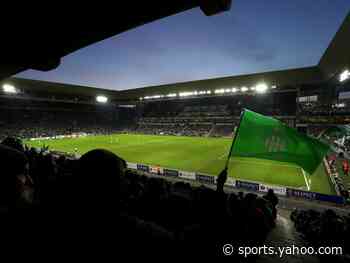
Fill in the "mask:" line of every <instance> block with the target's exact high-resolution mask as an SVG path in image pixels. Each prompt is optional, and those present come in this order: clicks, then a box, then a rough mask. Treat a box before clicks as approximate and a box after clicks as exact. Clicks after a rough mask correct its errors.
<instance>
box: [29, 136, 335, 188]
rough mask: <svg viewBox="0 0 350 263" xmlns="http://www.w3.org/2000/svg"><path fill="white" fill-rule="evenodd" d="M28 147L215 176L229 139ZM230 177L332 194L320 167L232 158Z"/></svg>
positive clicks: (102, 140) (95, 140) (93, 139)
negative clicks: (97, 152) (100, 152)
mask: <svg viewBox="0 0 350 263" xmlns="http://www.w3.org/2000/svg"><path fill="white" fill-rule="evenodd" d="M26 143H27V144H28V145H30V146H34V147H42V146H43V145H48V146H49V148H50V149H51V150H58V151H63V152H69V153H73V152H74V149H77V152H78V153H79V154H84V153H85V152H87V151H89V150H92V149H96V148H103V149H108V150H110V151H112V152H114V153H115V154H117V155H118V156H120V157H122V158H123V159H125V160H126V161H128V162H132V163H142V164H149V165H158V166H161V167H165V168H173V169H178V170H183V171H191V172H200V173H205V174H209V175H217V174H219V173H220V171H221V170H222V169H223V168H224V166H225V163H226V160H227V156H228V153H229V150H230V147H231V143H232V139H227V138H205V137H181V136H155V135H138V134H115V135H101V136H86V137H80V138H63V139H51V140H36V141H27V142H26ZM229 176H232V177H234V178H235V179H242V180H248V181H254V182H261V183H266V184H272V185H280V186H289V187H293V188H298V189H303V190H308V189H309V190H311V191H314V192H319V193H324V194H335V191H334V189H333V187H332V185H331V184H330V182H329V179H328V176H327V175H326V172H325V169H324V166H323V164H320V166H319V167H318V169H317V170H316V171H315V172H314V174H312V175H309V174H307V173H306V172H303V170H302V169H301V168H300V167H297V166H293V165H290V164H287V163H282V162H276V161H270V160H262V159H254V158H231V159H230V161H229Z"/></svg>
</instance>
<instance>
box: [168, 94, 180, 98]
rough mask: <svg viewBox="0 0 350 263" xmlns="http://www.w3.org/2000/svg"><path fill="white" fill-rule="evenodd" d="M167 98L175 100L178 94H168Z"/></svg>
mask: <svg viewBox="0 0 350 263" xmlns="http://www.w3.org/2000/svg"><path fill="white" fill-rule="evenodd" d="M166 96H167V97H169V98H173V97H176V96H177V95H176V93H170V94H168V95H166Z"/></svg>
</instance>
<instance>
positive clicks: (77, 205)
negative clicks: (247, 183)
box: [0, 138, 277, 260]
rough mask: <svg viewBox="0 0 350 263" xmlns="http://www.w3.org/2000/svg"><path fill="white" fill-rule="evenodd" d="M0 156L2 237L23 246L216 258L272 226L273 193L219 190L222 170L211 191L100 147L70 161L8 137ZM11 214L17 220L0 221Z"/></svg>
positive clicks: (259, 240) (59, 250)
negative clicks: (137, 167) (133, 165)
mask: <svg viewBox="0 0 350 263" xmlns="http://www.w3.org/2000/svg"><path fill="white" fill-rule="evenodd" d="M0 159H1V160H2V162H3V165H2V169H3V171H7V172H6V173H4V174H2V176H1V178H0V188H1V189H0V213H1V217H0V218H1V220H3V224H2V226H4V229H3V230H4V231H2V234H3V238H4V239H6V235H8V236H15V237H16V239H17V240H18V242H19V241H23V242H25V240H26V239H28V238H30V239H32V238H34V237H35V238H36V239H37V240H38V241H35V242H32V241H28V242H25V243H24V246H25V247H27V248H31V249H41V250H45V251H46V252H48V253H49V252H50V251H52V250H54V252H55V253H60V254H62V253H74V254H75V255H80V256H83V257H84V256H88V255H89V254H91V253H95V254H98V255H100V256H102V257H103V256H105V255H107V254H108V255H114V256H115V255H117V256H118V258H121V257H122V255H123V254H124V253H125V255H126V256H127V257H128V258H130V257H133V256H140V255H142V256H143V257H144V256H147V255H153V256H159V255H163V254H165V255H166V256H169V255H173V253H174V251H176V254H175V255H174V256H176V255H194V256H196V257H201V256H207V255H213V256H222V255H223V253H222V246H223V245H224V244H226V243H231V244H240V245H244V244H245V245H259V244H262V243H263V242H264V240H265V238H266V236H267V234H268V233H269V231H270V230H271V229H272V228H273V227H274V225H275V222H274V221H275V218H276V204H277V201H276V197H275V196H274V194H273V193H270V195H267V196H266V197H265V198H260V197H258V196H257V195H255V194H245V195H244V194H243V193H241V194H239V195H236V194H234V193H231V194H227V193H225V192H224V188H223V186H224V183H225V181H226V179H227V170H223V171H222V172H221V173H220V174H219V177H218V180H217V182H218V183H217V189H216V190H214V189H211V188H207V187H204V186H201V187H194V186H192V185H190V184H189V183H185V182H171V181H167V180H165V179H163V178H155V177H148V176H145V175H140V174H138V173H136V172H135V171H132V170H128V169H126V162H125V161H124V160H122V159H121V158H119V157H118V156H116V155H115V154H113V153H111V152H109V151H107V150H100V149H97V150H92V151H90V152H88V153H86V154H84V155H83V156H81V157H80V159H70V158H67V157H65V156H63V155H54V154H52V153H50V151H49V149H47V148H46V149H41V150H37V149H34V148H28V147H27V146H23V145H22V143H21V141H20V140H19V139H15V138H7V139H6V140H4V141H3V142H2V143H1V145H0ZM13 218H15V220H16V222H17V224H15V225H14V227H13V228H11V227H7V226H8V225H7V224H6V222H7V221H6V220H10V219H13ZM17 245H18V246H20V245H22V244H17ZM135 248H137V251H136V252H135ZM101 253H102V254H101ZM233 256H235V257H238V255H233ZM230 258H231V259H232V257H230ZM242 260H244V258H242Z"/></svg>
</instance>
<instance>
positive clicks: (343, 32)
mask: <svg viewBox="0 0 350 263" xmlns="http://www.w3.org/2000/svg"><path fill="white" fill-rule="evenodd" d="M318 66H319V67H320V69H321V70H322V72H323V73H324V74H325V77H326V78H327V79H331V78H333V77H334V76H336V75H338V74H339V73H340V72H342V71H343V70H345V69H346V68H348V69H349V70H350V12H349V13H348V15H347V17H346V18H345V20H344V22H343V24H342V25H341V26H340V28H339V30H338V32H337V33H336V35H335V36H334V38H333V40H332V41H331V43H330V45H329V46H328V48H327V50H326V51H325V53H324V54H323V56H322V57H321V59H320V62H319V64H318Z"/></svg>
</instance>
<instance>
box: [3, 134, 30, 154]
mask: <svg viewBox="0 0 350 263" xmlns="http://www.w3.org/2000/svg"><path fill="white" fill-rule="evenodd" d="M1 144H2V145H5V146H8V147H10V148H13V149H16V150H18V151H20V152H23V151H24V147H23V143H22V141H21V140H20V139H18V138H15V137H6V138H5V139H4V140H3V141H2V142H1Z"/></svg>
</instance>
